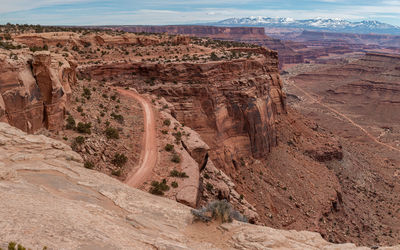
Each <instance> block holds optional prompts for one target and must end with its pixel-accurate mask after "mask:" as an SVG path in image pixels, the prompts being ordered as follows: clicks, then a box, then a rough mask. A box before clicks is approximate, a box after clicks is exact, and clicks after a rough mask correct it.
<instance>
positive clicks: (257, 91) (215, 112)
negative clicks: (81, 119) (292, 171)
mask: <svg viewBox="0 0 400 250" xmlns="http://www.w3.org/2000/svg"><path fill="white" fill-rule="evenodd" d="M235 50H237V51H239V50H240V51H251V52H252V53H254V54H257V57H255V58H251V59H246V58H244V59H237V60H231V61H217V62H207V63H170V64H157V63H115V64H108V65H95V66H91V67H82V68H81V73H82V74H83V75H90V77H91V78H94V79H99V80H101V79H114V80H116V81H118V80H119V79H121V81H120V82H121V83H122V82H124V83H125V84H126V85H129V86H135V87H136V88H138V90H139V91H140V92H151V93H154V94H157V95H161V96H163V97H165V98H166V99H167V100H168V101H169V102H170V103H172V104H173V105H174V111H173V114H174V116H175V117H176V118H177V120H179V121H180V122H181V123H182V124H185V125H187V126H189V127H191V128H193V129H194V130H195V131H197V132H199V133H200V134H201V136H202V138H204V139H205V141H206V142H207V144H209V145H210V146H211V147H212V148H213V149H214V150H212V152H213V154H215V156H217V157H216V158H218V159H219V160H220V161H221V163H220V165H224V164H225V163H228V165H231V166H233V167H238V166H239V164H240V157H241V156H242V155H249V154H250V155H252V156H253V157H255V158H263V157H266V156H267V154H268V153H269V152H270V150H271V148H272V147H274V146H275V145H276V143H277V138H276V129H275V121H276V116H277V115H278V114H279V113H282V112H285V109H286V106H285V94H284V93H283V92H282V82H281V80H280V76H279V73H278V56H277V53H276V52H274V51H271V50H267V49H264V48H238V49H235ZM122 80H123V81H122Z"/></svg>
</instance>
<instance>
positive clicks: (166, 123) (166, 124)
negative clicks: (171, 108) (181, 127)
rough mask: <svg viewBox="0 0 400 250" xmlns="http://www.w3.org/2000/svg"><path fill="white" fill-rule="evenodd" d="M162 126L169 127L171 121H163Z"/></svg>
mask: <svg viewBox="0 0 400 250" xmlns="http://www.w3.org/2000/svg"><path fill="white" fill-rule="evenodd" d="M163 124H164V125H165V126H169V125H171V120H170V119H165V120H164V122H163Z"/></svg>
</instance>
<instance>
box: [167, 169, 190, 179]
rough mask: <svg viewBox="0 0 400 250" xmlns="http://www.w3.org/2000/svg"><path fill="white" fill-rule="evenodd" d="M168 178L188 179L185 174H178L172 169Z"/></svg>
mask: <svg viewBox="0 0 400 250" xmlns="http://www.w3.org/2000/svg"><path fill="white" fill-rule="evenodd" d="M169 176H171V177H177V178H188V177H189V176H188V175H187V174H186V173H185V172H179V171H178V170H176V169H174V170H172V171H171V172H170V173H169Z"/></svg>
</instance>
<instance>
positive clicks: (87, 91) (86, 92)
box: [82, 87, 92, 100]
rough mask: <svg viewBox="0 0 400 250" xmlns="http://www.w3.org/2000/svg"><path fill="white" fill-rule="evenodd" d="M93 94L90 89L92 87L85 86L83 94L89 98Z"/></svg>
mask: <svg viewBox="0 0 400 250" xmlns="http://www.w3.org/2000/svg"><path fill="white" fill-rule="evenodd" d="M91 95H92V92H91V91H90V89H88V88H86V87H84V88H83V93H82V96H83V97H85V98H86V99H88V100H89V99H90V96H91Z"/></svg>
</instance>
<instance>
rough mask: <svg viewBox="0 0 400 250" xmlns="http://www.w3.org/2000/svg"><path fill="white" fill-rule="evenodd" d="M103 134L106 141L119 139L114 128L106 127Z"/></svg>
mask: <svg viewBox="0 0 400 250" xmlns="http://www.w3.org/2000/svg"><path fill="white" fill-rule="evenodd" d="M105 134H106V137H107V139H119V132H118V130H117V129H116V128H113V127H108V126H107V128H106V131H105Z"/></svg>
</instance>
